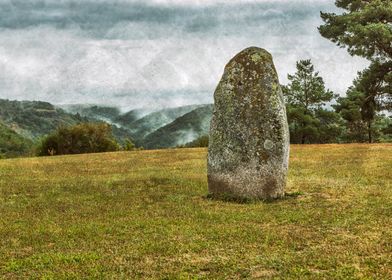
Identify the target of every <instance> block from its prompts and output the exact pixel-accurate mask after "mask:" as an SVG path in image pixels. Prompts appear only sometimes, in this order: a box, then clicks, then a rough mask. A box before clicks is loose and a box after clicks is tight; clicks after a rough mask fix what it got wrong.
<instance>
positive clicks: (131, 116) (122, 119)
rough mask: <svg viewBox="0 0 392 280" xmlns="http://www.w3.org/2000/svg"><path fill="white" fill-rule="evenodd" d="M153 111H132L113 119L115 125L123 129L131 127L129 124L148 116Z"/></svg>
mask: <svg viewBox="0 0 392 280" xmlns="http://www.w3.org/2000/svg"><path fill="white" fill-rule="evenodd" d="M152 112H153V111H152V110H150V109H134V110H131V111H129V112H126V113H124V114H121V115H119V116H117V117H116V118H115V119H114V122H115V123H116V124H119V125H121V126H123V127H127V128H130V127H132V126H131V124H132V123H134V122H135V121H137V120H139V119H141V118H143V117H145V116H146V115H148V114H151V113H152Z"/></svg>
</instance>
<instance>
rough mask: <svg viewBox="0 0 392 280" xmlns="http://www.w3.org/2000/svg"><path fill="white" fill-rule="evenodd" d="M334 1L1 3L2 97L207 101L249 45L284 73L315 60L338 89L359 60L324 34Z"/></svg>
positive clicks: (132, 104)
mask: <svg viewBox="0 0 392 280" xmlns="http://www.w3.org/2000/svg"><path fill="white" fill-rule="evenodd" d="M333 9H334V7H333V5H332V4H331V2H330V1H305V0H296V1H286V0H281V1H262V0H259V1H256V0H255V1H251V0H249V1H209V0H205V1H179V0H178V1H177V0H172V1H170V0H165V1H160V0H151V1H104V0H98V1H0V41H1V42H2V44H1V45H0V98H10V99H40V100H47V101H51V102H54V103H68V104H69V103H97V104H112V105H120V106H123V107H126V108H136V107H151V106H152V107H154V106H155V107H161V106H171V105H185V104H193V103H208V102H212V95H213V91H214V89H215V86H216V84H217V82H218V81H219V79H220V76H221V74H222V72H223V67H224V65H225V63H226V62H227V61H228V60H229V59H230V58H231V57H232V56H233V55H234V54H236V53H237V52H239V51H240V50H242V49H243V48H246V47H248V46H251V45H256V46H260V47H264V48H266V49H267V50H269V51H270V52H271V53H272V54H273V56H274V59H275V64H276V67H277V69H278V72H279V74H280V79H281V81H282V82H283V83H285V82H286V81H287V80H286V76H287V73H292V72H293V71H294V70H295V69H294V68H295V62H296V61H297V60H299V59H305V58H311V59H312V60H313V62H314V64H315V65H316V68H317V69H318V70H320V72H321V75H322V76H324V77H325V80H326V82H327V86H328V87H330V88H331V89H333V90H335V91H337V92H339V93H343V92H344V91H345V89H346V88H347V87H348V86H349V85H350V83H351V81H352V80H353V78H354V77H355V75H356V72H357V71H358V70H359V69H361V68H364V67H365V66H366V62H365V61H364V60H361V59H358V58H352V57H350V56H349V55H348V54H347V53H346V51H345V50H343V49H339V48H337V47H336V46H335V45H334V44H333V43H331V42H329V41H327V40H325V39H323V38H322V37H321V36H320V35H319V34H318V31H317V26H318V25H320V24H321V21H320V18H319V11H320V10H323V11H324V10H333Z"/></svg>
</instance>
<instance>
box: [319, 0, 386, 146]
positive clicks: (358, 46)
mask: <svg viewBox="0 0 392 280" xmlns="http://www.w3.org/2000/svg"><path fill="white" fill-rule="evenodd" d="M335 5H336V6H337V7H339V8H342V9H344V10H345V11H344V12H343V13H342V14H340V15H337V14H335V13H323V12H321V18H322V19H323V21H324V22H325V24H324V25H322V26H320V27H319V31H320V33H321V35H322V36H323V37H325V38H327V39H330V40H331V41H332V42H334V43H336V44H337V45H338V46H340V47H347V50H348V52H349V53H350V54H351V55H357V56H361V57H364V58H367V59H368V60H370V62H371V64H370V66H369V68H367V69H365V70H364V71H362V72H360V73H359V74H358V78H357V79H356V80H355V81H354V89H353V90H355V91H356V92H361V93H362V95H364V97H363V98H362V104H361V105H360V107H361V109H360V110H361V116H362V119H363V120H364V121H366V122H367V124H368V141H369V142H372V140H373V139H372V123H373V122H374V120H375V117H376V115H377V112H378V111H380V110H391V109H392V43H391V42H392V1H391V0H367V1H366V0H337V1H336V2H335ZM350 98H352V97H348V99H350Z"/></svg>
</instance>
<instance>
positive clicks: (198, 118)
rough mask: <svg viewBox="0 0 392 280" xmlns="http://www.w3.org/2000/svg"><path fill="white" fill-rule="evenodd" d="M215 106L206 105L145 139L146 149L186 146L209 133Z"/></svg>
mask: <svg viewBox="0 0 392 280" xmlns="http://www.w3.org/2000/svg"><path fill="white" fill-rule="evenodd" d="M212 110H213V105H204V106H202V107H199V108H196V109H194V110H192V111H190V112H189V113H187V114H185V115H183V116H181V117H179V118H177V119H175V120H174V121H173V122H171V123H170V124H167V125H165V126H163V127H161V128H159V129H158V130H156V131H155V132H153V133H151V134H149V135H147V136H146V137H145V138H144V141H143V146H144V147H145V148H148V149H151V148H168V147H175V146H179V145H185V144H187V143H189V142H192V141H193V140H195V139H197V138H199V137H201V136H203V135H207V134H208V133H209V127H210V121H211V117H212Z"/></svg>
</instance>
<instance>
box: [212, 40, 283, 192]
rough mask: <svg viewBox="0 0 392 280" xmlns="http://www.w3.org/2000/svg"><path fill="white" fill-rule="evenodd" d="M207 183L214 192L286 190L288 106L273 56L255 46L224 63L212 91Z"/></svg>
mask: <svg viewBox="0 0 392 280" xmlns="http://www.w3.org/2000/svg"><path fill="white" fill-rule="evenodd" d="M214 101H215V108H214V113H213V118H212V120H211V126H210V142H209V143H210V144H209V151H208V183H209V191H210V193H211V194H212V195H213V196H221V195H230V196H239V197H240V198H252V199H254V198H257V199H270V198H276V197H280V196H283V194H284V187H285V184H286V175H287V168H288V153H289V132H288V125H287V120H286V112H285V106H284V103H283V96H282V91H281V88H280V85H279V80H278V76H277V73H276V70H275V67H274V64H273V61H272V56H271V55H270V54H269V53H268V52H267V51H265V50H263V49H260V48H257V47H251V48H247V49H245V50H243V51H241V52H240V53H238V54H237V55H236V56H235V57H234V58H233V59H231V60H230V61H229V63H228V64H227V65H226V67H225V70H224V74H223V76H222V79H221V81H220V82H219V84H218V86H217V88H216V91H215V94H214Z"/></svg>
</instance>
